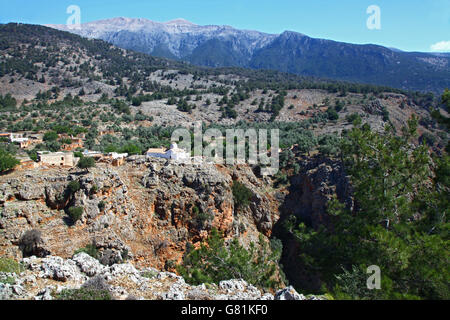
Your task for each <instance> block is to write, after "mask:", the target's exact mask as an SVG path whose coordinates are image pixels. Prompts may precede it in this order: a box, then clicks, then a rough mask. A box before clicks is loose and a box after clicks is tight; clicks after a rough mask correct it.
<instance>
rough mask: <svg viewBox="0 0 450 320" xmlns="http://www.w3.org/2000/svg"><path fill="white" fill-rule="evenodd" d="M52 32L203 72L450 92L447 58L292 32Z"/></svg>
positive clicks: (107, 23)
mask: <svg viewBox="0 0 450 320" xmlns="http://www.w3.org/2000/svg"><path fill="white" fill-rule="evenodd" d="M49 26H51V27H53V28H56V29H59V30H64V31H70V32H74V33H77V34H79V35H82V36H84V37H88V38H96V39H102V40H105V41H108V42H110V43H112V44H114V45H116V46H119V47H121V48H125V49H131V50H136V51H139V52H144V53H147V54H151V55H154V56H160V57H166V58H171V59H178V60H182V61H187V62H190V63H193V64H195V65H200V66H208V67H232V66H233V67H246V68H253V69H271V70H278V71H282V72H289V73H293V74H298V75H303V76H315V77H321V78H329V79H335V80H346V81H356V82H360V83H371V84H378V85H385V86H391V87H395V88H399V89H405V90H413V91H414V90H418V91H432V92H435V93H440V92H442V91H443V90H444V89H445V88H448V87H450V80H449V79H450V58H449V57H448V55H445V54H442V55H436V54H429V53H415V52H402V51H398V50H391V49H388V48H385V47H382V46H377V45H370V44H368V45H354V44H349V43H341V42H335V41H330V40H324V39H314V38H310V37H308V36H306V35H303V34H300V33H296V32H291V31H286V32H283V33H282V34H280V35H276V34H266V33H262V32H257V31H249V30H238V29H234V28H232V27H230V26H199V25H195V24H193V23H190V22H188V21H185V20H175V21H170V22H167V23H158V22H154V21H150V20H146V19H130V18H114V19H109V20H101V21H94V22H89V23H85V24H83V25H82V27H81V29H80V30H76V29H75V30H71V29H69V28H68V27H67V26H65V25H49Z"/></svg>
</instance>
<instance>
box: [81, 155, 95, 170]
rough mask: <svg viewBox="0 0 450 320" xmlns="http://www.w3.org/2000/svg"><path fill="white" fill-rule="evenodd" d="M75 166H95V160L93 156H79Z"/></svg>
mask: <svg viewBox="0 0 450 320" xmlns="http://www.w3.org/2000/svg"><path fill="white" fill-rule="evenodd" d="M77 166H78V168H80V169H89V168H92V167H95V160H94V158H91V157H83V158H80V160H79V161H78V164H77Z"/></svg>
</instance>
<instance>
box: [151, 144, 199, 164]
mask: <svg viewBox="0 0 450 320" xmlns="http://www.w3.org/2000/svg"><path fill="white" fill-rule="evenodd" d="M146 155H147V157H148V158H163V159H169V160H178V161H182V160H189V159H190V154H188V153H187V152H186V151H184V150H183V149H180V148H178V145H177V144H176V143H173V144H172V145H171V146H170V149H169V150H166V149H165V148H156V149H155V148H150V149H148V150H147V153H146Z"/></svg>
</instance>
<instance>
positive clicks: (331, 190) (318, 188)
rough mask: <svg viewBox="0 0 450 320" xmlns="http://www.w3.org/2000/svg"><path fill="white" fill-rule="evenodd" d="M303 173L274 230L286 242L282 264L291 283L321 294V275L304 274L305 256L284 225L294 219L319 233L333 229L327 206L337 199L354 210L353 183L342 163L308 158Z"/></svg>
mask: <svg viewBox="0 0 450 320" xmlns="http://www.w3.org/2000/svg"><path fill="white" fill-rule="evenodd" d="M300 166H301V171H300V172H299V174H298V175H295V176H293V177H292V178H291V185H290V187H289V190H288V193H287V195H286V197H285V199H284V202H283V205H282V207H281V208H280V212H281V217H280V219H279V220H278V221H277V223H276V225H275V226H274V231H273V232H274V234H275V236H276V237H278V238H279V239H282V241H283V249H284V250H283V255H282V258H281V263H282V264H283V266H284V269H283V270H284V272H285V273H286V276H287V278H288V279H289V282H290V283H291V284H292V285H294V286H296V287H301V288H305V289H308V291H318V290H320V287H321V283H320V277H319V275H318V274H314V273H311V272H304V267H303V266H302V264H301V259H299V256H300V255H301V254H302V252H301V248H299V246H298V242H297V240H296V239H295V238H294V237H293V236H292V235H291V234H289V232H288V231H287V230H286V228H285V226H284V222H285V221H286V220H287V219H290V218H291V217H292V216H294V217H296V223H300V222H304V223H305V224H307V225H310V226H312V227H313V228H315V229H318V228H319V227H320V226H321V225H327V226H330V227H332V225H331V219H330V216H329V215H328V213H327V204H328V202H329V201H330V200H331V199H333V198H334V197H337V199H338V200H339V201H340V202H341V203H344V204H345V205H346V207H347V208H349V209H352V208H353V206H354V202H353V198H352V188H351V184H350V180H349V178H348V176H347V175H346V173H345V169H344V167H343V165H342V163H341V162H340V161H338V160H331V159H328V158H323V157H313V158H307V159H305V160H303V161H301V162H300Z"/></svg>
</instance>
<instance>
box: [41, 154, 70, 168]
mask: <svg viewBox="0 0 450 320" xmlns="http://www.w3.org/2000/svg"><path fill="white" fill-rule="evenodd" d="M38 159H39V164H40V165H42V166H51V167H73V166H74V165H75V159H74V156H73V153H72V152H45V151H39V152H38Z"/></svg>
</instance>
